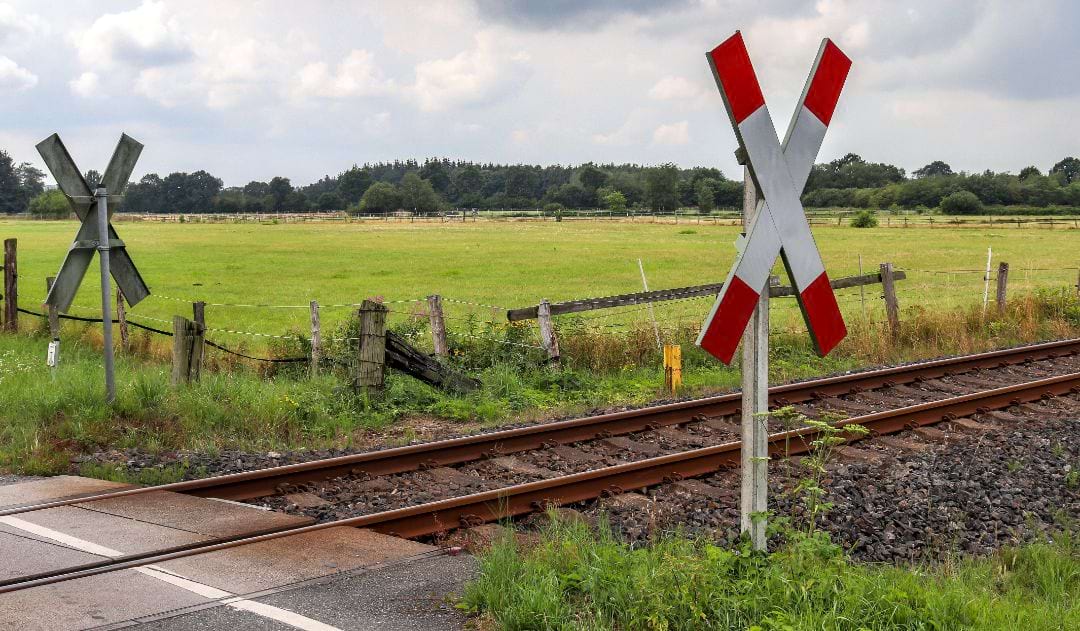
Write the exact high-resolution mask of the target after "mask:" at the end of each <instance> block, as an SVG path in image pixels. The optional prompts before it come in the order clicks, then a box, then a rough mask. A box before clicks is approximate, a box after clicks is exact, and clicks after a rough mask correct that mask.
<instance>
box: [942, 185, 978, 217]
mask: <svg viewBox="0 0 1080 631" xmlns="http://www.w3.org/2000/svg"><path fill="white" fill-rule="evenodd" d="M940 208H941V212H943V213H945V214H946V215H974V214H977V213H980V212H982V209H983V204H982V202H981V201H980V200H979V198H978V197H976V196H975V193H972V192H971V191H956V192H955V193H951V194H949V195H947V196H946V197H945V198H944V199H942V200H941V206H940Z"/></svg>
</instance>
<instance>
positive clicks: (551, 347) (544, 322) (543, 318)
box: [536, 298, 559, 366]
mask: <svg viewBox="0 0 1080 631" xmlns="http://www.w3.org/2000/svg"><path fill="white" fill-rule="evenodd" d="M536 319H537V321H538V322H539V323H540V344H541V345H542V346H543V347H544V350H546V351H547V354H548V359H549V360H551V361H550V363H551V365H553V366H558V365H559V338H558V337H556V335H555V325H554V324H553V323H552V321H551V303H549V302H548V299H547V298H544V299H543V300H541V301H540V305H539V306H538V307H537V309H536Z"/></svg>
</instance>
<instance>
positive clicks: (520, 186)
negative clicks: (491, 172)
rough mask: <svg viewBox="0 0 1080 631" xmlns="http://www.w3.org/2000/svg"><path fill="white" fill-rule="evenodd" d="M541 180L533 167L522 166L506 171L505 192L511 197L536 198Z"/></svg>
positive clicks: (518, 165)
mask: <svg viewBox="0 0 1080 631" xmlns="http://www.w3.org/2000/svg"><path fill="white" fill-rule="evenodd" d="M539 184H540V178H539V177H537V175H536V172H535V171H533V169H532V168H531V167H527V166H523V165H520V164H517V165H514V166H512V167H510V168H508V169H506V187H505V189H504V190H505V191H506V194H507V196H509V197H527V198H536V192H537V191H536V188H537V186H539Z"/></svg>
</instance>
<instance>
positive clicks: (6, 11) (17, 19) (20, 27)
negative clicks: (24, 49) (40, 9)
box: [0, 3, 42, 43]
mask: <svg viewBox="0 0 1080 631" xmlns="http://www.w3.org/2000/svg"><path fill="white" fill-rule="evenodd" d="M40 30H42V23H41V18H39V17H38V16H37V15H33V14H31V15H19V13H18V12H17V11H16V10H15V7H13V6H11V5H10V4H7V3H0V43H7V42H9V41H11V40H13V39H16V38H18V37H20V36H23V35H32V34H34V33H35V32H37V31H40Z"/></svg>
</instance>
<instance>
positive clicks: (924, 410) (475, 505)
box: [0, 373, 1080, 594]
mask: <svg viewBox="0 0 1080 631" xmlns="http://www.w3.org/2000/svg"><path fill="white" fill-rule="evenodd" d="M1077 388H1080V373H1070V374H1067V375H1059V376H1057V377H1048V378H1045V379H1038V380H1035V381H1029V382H1025V383H1020V384H1014V385H1011V386H1006V387H1002V388H995V389H992V390H986V391H983V392H978V393H973V394H966V395H961V396H956V397H950V398H948V399H942V400H940V401H931V402H928V403H921V404H918V405H913V406H908V407H904V408H900V409H896V410H890V411H886V412H878V413H874V414H867V415H864V416H858V417H852V418H849V419H845V420H843V421H840V422H838V423H837V424H836V426H837V427H841V428H842V427H844V426H847V425H851V424H859V425H862V426H864V427H867V428H869V429H871V432H872V433H876V434H878V435H880V434H886V433H892V432H897V431H901V430H903V429H907V427H908V426H909V425H910V424H911V423H912V422H914V423H915V424H916V425H926V424H931V423H937V422H942V421H947V420H951V419H955V418H957V417H958V416H962V415H965V414H972V413H975V412H977V411H978V410H979V409H980V408H986V409H993V408H995V407H996V408H1001V407H1009V406H1012V405H1015V404H1017V403H1018V402H1020V403H1022V402H1030V401H1037V400H1040V399H1042V398H1043V397H1044V396H1046V395H1047V394H1049V395H1052V396H1060V395H1063V394H1067V393H1070V392H1075V391H1076V390H1077ZM819 433H820V430H817V429H815V428H812V427H804V428H799V429H795V430H791V431H787V432H780V433H777V434H772V435H770V436H769V444H770V451H772V450H774V449H780V448H782V449H785V450H787V452H788V453H791V454H798V453H805V452H806V451H808V450H809V449H810V444H811V442H812V441H813V440H814V439H815V438H816V437H817V435H818V434H819ZM793 439H794V440H793ZM859 439H860V437H859V436H854V435H849V436H848V437H847V440H849V441H855V440H859ZM741 446H742V445H741V443H740V442H739V441H731V442H727V443H723V444H720V445H714V446H712V447H703V448H699V449H693V450H690V451H685V452H680V453H675V454H668V455H665V456H657V457H654V458H648V459H645V460H639V461H635V462H630V463H625V464H620V465H614V466H610V467H605V468H602V469H593V470H591V471H585V472H582V473H575V474H571V475H566V476H560V477H557V478H549V479H546V480H539V481H536V482H528V483H525V484H518V485H514V486H509V487H504V488H501V489H493V490H490V491H482V492H480V493H473V494H471V495H464V496H461V497H456V498H450V499H445V500H439V501H436V502H429V503H426V504H418V505H415V506H408V507H405V508H399V509H395V510H390V511H385V512H381V513H373V514H370V515H362V516H359V517H352V518H349V519H342V520H338V521H331V522H324V523H321V524H312V525H310V526H301V527H298V528H291V529H284V530H279V531H276V532H271V533H267V534H262V535H257V536H248V537H244V538H240V539H235V540H230V541H218V542H213V543H211V544H210V545H204V546H201V547H191V548H188V549H183V550H175V551H170V552H165V553H161V552H160V551H159V552H157V553H151V554H149V555H140V556H139V557H138V558H124V559H115V560H111V561H109V562H102V563H101V564H98V565H96V566H95V567H91V568H85V569H72V568H66V569H63V570H58V571H56V572H54V573H52V574H51V575H40V576H38V577H37V578H33V579H31V580H19V581H18V582H8V584H0V594H4V593H8V592H14V591H20V590H23V589H29V588H31V587H39V586H43V585H49V584H53V583H59V582H64V581H69V580H74V579H77V578H84V577H87V576H94V575H98V574H104V573H108V572H114V571H119V570H124V569H131V568H136V567H142V566H145V565H151V564H154V563H163V562H165V561H171V560H174V559H179V558H184V557H189V556H194V555H197V554H205V553H209V552H216V551H218V550H225V549H228V548H233V547H239V546H244V545H250V544H254V543H260V542H263V541H269V540H272V539H278V538H281V537H288V536H293V535H300V534H305V533H309V532H315V531H318V530H324V529H327V528H340V527H354V528H371V529H373V530H375V531H377V532H382V533H385V534H391V535H396V536H402V537H407V538H411V537H420V536H425V535H431V534H435V533H438V532H443V531H446V530H451V529H454V528H457V527H458V526H459V525H462V524H468V525H476V523H477V522H478V521H481V522H486V521H494V520H498V519H506V518H509V517H514V516H516V515H521V514H525V513H529V512H533V511H535V510H536V509H537V508H540V507H543V506H545V505H560V504H567V503H573V502H577V501H582V500H586V499H592V498H596V497H600V496H601V495H602V494H603V493H605V492H611V491H614V492H619V491H620V490H621V489H626V488H639V487H647V486H655V485H657V484H661V483H663V482H664V481H665V480H669V479H676V478H679V479H681V478H688V477H695V476H700V475H706V474H708V473H712V472H715V471H717V470H719V469H721V468H723V467H735V466H738V464H739V450H740V449H741Z"/></svg>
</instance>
